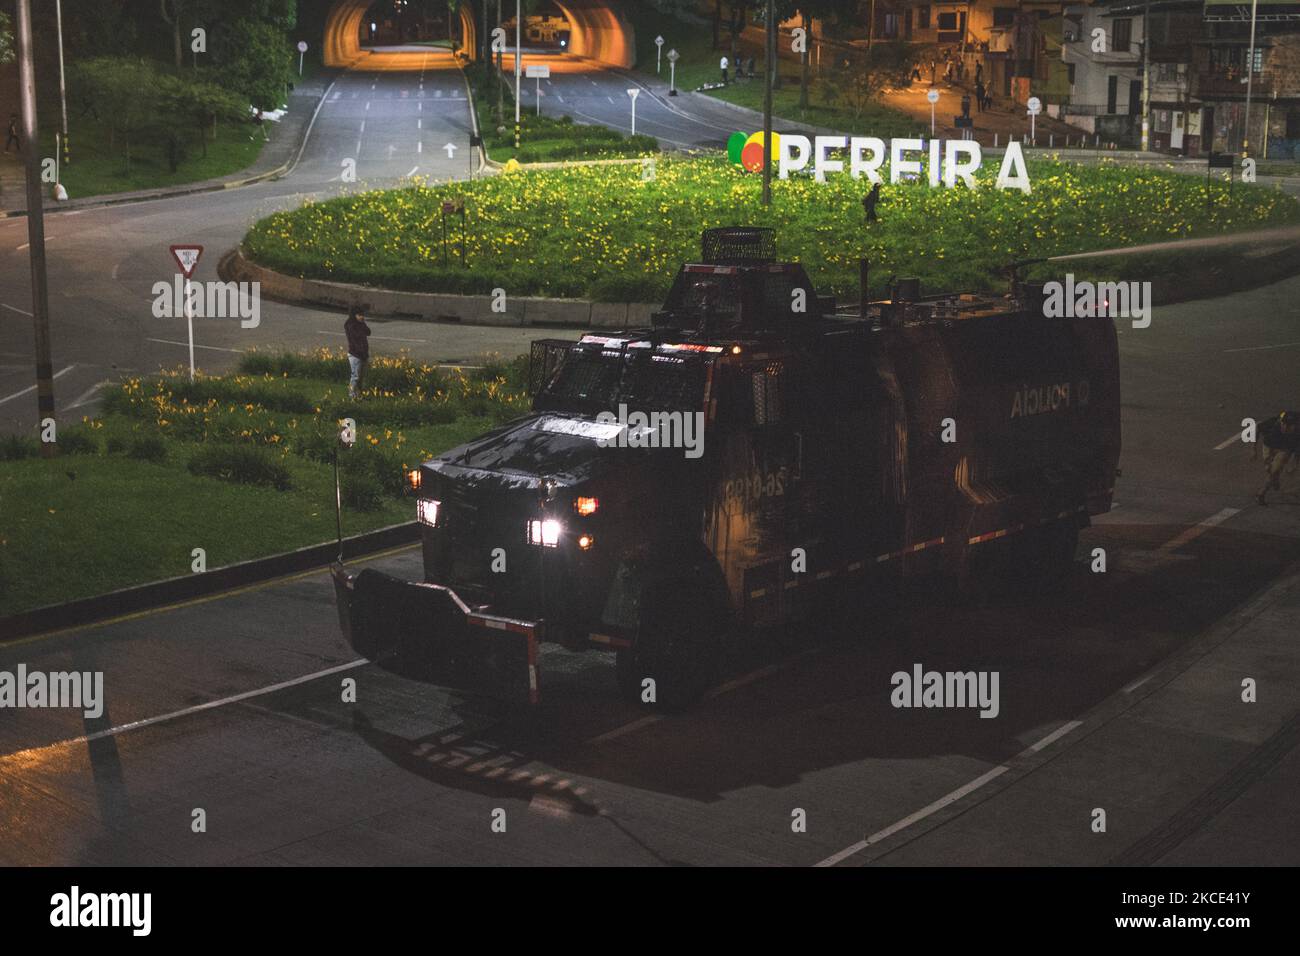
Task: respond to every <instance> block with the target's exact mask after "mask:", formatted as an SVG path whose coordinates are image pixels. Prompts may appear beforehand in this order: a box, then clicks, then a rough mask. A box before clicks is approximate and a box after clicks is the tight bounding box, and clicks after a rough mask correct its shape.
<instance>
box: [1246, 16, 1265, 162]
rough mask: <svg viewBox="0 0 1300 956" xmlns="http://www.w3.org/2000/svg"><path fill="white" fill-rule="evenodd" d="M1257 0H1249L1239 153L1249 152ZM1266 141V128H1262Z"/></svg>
mask: <svg viewBox="0 0 1300 956" xmlns="http://www.w3.org/2000/svg"><path fill="white" fill-rule="evenodd" d="M1258 2H1259V0H1250V46H1248V47H1247V48H1246V121H1245V124H1244V126H1243V127H1242V130H1241V155H1242V157H1243V158H1244V157H1245V156H1247V155H1248V154H1249V153H1250V87H1251V80H1252V78H1253V77H1254V75H1255V8H1256V5H1257V4H1258ZM1264 141H1265V142H1268V130H1264Z"/></svg>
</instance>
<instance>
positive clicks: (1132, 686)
mask: <svg viewBox="0 0 1300 956" xmlns="http://www.w3.org/2000/svg"><path fill="white" fill-rule="evenodd" d="M1155 676H1156V675H1155V674H1148V675H1147V676H1146V677H1143V678H1141V679H1140V680H1135V681H1134V682H1133V683H1131V684H1129V685H1128V686H1127V687H1125V688H1124V693H1126V694H1131V693H1133V691H1135V690H1137V689H1138V688H1139V687H1141V686H1142V685H1143V684H1145V683H1146V682H1147V681H1149V680H1150V679H1151V678H1153V677H1155Z"/></svg>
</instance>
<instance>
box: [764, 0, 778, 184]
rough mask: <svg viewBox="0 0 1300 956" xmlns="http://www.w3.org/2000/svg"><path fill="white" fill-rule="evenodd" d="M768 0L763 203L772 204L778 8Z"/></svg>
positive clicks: (765, 57)
mask: <svg viewBox="0 0 1300 956" xmlns="http://www.w3.org/2000/svg"><path fill="white" fill-rule="evenodd" d="M774 7H775V3H774V0H767V24H766V25H767V43H766V44H764V49H763V73H764V74H765V75H764V77H763V87H764V88H763V205H764V206H770V205H772V71H773V70H775V69H776V10H775V9H774Z"/></svg>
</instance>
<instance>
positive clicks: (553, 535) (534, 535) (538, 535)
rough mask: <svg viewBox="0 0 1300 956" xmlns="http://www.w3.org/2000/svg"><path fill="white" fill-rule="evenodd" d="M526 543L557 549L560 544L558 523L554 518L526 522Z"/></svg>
mask: <svg viewBox="0 0 1300 956" xmlns="http://www.w3.org/2000/svg"><path fill="white" fill-rule="evenodd" d="M528 543H529V544H538V545H541V546H542V547H545V548H554V547H557V546H558V545H559V543H560V523H559V522H558V521H556V520H555V519H554V518H547V519H546V520H545V521H541V520H537V519H534V520H532V521H529V522H528Z"/></svg>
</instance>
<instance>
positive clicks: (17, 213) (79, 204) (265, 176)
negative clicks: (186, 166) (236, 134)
mask: <svg viewBox="0 0 1300 956" xmlns="http://www.w3.org/2000/svg"><path fill="white" fill-rule="evenodd" d="M337 81H338V78H337V77H335V78H334V79H333V80H331V81H330V84H329V86H327V87H325V92H323V93H322V94H321V95H320V99H319V100H317V101H316V108H315V109H314V110H313V111H312V114H311V119H310V120H308V122H307V127H306V128H305V129H304V130H303V132H302V138H301V140H300V141H299V143H298V151H297V152H296V153H294V155H293V158H292V159H288V160H285V161H284V162H283V163H281V164H280V165H279V166H277V167H275V168H274V169H269V170H267V171H266V172H262V173H257V174H256V175H253V176H246V177H244V178H242V179H229V180H227V179H221V180H211V179H209V180H205V181H204V182H200V183H190V184H188V185H185V186H172V187H169V188H167V189H160V190H156V191H154V192H150V193H146V194H145V195H143V196H141V195H134V196H127V195H119V196H114V195H108V196H102V197H100V196H89V197H87V198H86V199H74V200H71V201H69V202H67V203H64V204H62V205H58V206H46V207H44V211H45V215H47V216H49V215H56V214H58V213H64V212H77V211H80V210H84V209H102V208H104V207H105V206H126V205H130V204H131V203H138V202H156V201H157V200H159V199H174V198H175V197H177V196H193V195H196V194H198V193H215V192H221V191H222V190H226V189H243V188H244V187H246V186H255V185H257V184H258V183H264V182H267V181H268V180H272V179H279V178H280V177H282V176H285V175H287V174H288V173H290V172H292V171H293V169H294V167H295V166H297V165H298V163H299V161H300V160H301V159H302V154H303V151H304V150H305V149H306V147H307V138H308V137H309V136H310V135H311V131H312V127H313V126H315V124H316V117H317V116H318V115H319V114H320V111H321V107H322V106H324V105H325V100H326V98H327V97H328V96H329V93H330V90H332V89H334V84H335V83H336V82H337ZM26 215H27V210H26V209H0V219H19V218H23V217H26Z"/></svg>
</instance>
